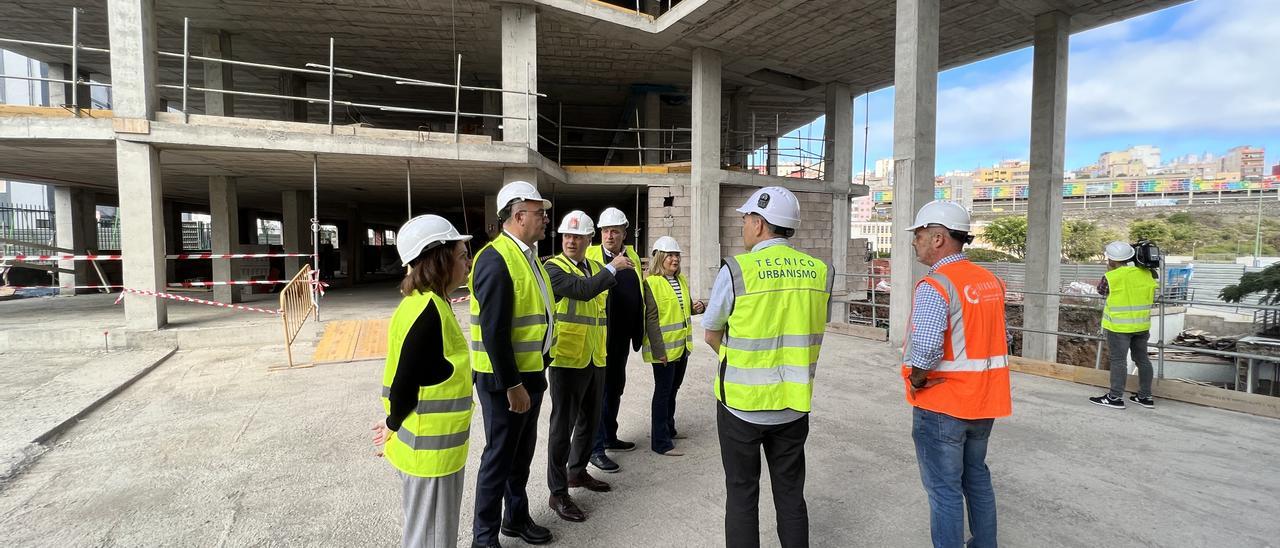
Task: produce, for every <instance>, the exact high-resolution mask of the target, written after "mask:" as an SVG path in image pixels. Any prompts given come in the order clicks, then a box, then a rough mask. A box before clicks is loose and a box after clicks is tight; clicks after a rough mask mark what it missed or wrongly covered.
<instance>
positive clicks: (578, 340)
mask: <svg viewBox="0 0 1280 548" xmlns="http://www.w3.org/2000/svg"><path fill="white" fill-rule="evenodd" d="M550 262H553V263H555V264H556V266H559V267H560V270H562V271H564V273H565V274H568V275H570V276H582V277H590V276H592V275H595V274H596V273H599V272H600V270H602V269H604V266H602V265H601V264H600V263H598V262H596V261H594V260H591V259H587V260H586V264H587V270H586V271H585V272H584V271H583V270H582V269H580V268H578V266H577V265H575V264H573V262H572V261H570V260H569V258H568V257H565V256H564V254H560V255H556V256H555V257H552V258H551V259H550ZM606 298H608V297H607V295H606V293H605V292H603V291H602V292H600V294H599V295H596V296H595V298H593V299H591V300H589V301H579V300H575V299H570V298H568V297H562V298H560V299H559V300H557V301H556V341H555V344H553V345H551V366H552V367H569V368H574V369H580V368H584V367H586V366H587V365H588V364H594V365H595V366H597V367H604V366H605V340H606V339H607V337H608V329H607V327H606V325H605V324H606V323H607V321H606V318H605V299H606Z"/></svg>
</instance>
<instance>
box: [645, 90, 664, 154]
mask: <svg viewBox="0 0 1280 548" xmlns="http://www.w3.org/2000/svg"><path fill="white" fill-rule="evenodd" d="M644 127H645V129H661V128H662V95H661V94H659V93H658V92H656V91H650V92H648V93H645V94H644ZM661 143H662V134H661V133H658V132H656V131H649V132H645V134H644V147H645V148H648V149H656V148H660V147H661ZM662 152H663V151H661V150H646V151H644V164H645V165H647V166H652V165H657V164H660V163H662Z"/></svg>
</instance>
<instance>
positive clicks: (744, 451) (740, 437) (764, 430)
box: [716, 402, 809, 548]
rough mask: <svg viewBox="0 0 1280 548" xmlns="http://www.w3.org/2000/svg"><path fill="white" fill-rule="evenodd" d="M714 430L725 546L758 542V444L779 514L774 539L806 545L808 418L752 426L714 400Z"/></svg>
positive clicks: (747, 547) (787, 547) (749, 546)
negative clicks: (722, 496)
mask: <svg viewBox="0 0 1280 548" xmlns="http://www.w3.org/2000/svg"><path fill="white" fill-rule="evenodd" d="M716 429H717V431H718V432H719V434H720V459H721V461H722V462H723V463H724V484H725V490H726V491H727V492H728V500H727V501H726V502H725V505H724V531H725V534H724V538H725V545H726V546H729V547H730V548H756V547H759V546H760V509H759V506H760V448H761V447H764V457H765V459H767V460H768V461H769V484H770V486H771V487H772V488H773V506H774V508H775V509H776V511H777V514H778V540H779V541H781V542H782V547H783V548H796V547H807V546H809V509H808V507H806V506H805V503H804V442H805V439H807V438H808V437H809V416H808V415H805V416H804V417H803V418H801V419H798V420H795V421H792V422H789V423H787V424H778V425H770V426H766V425H759V424H752V423H749V422H747V421H744V420H742V419H739V418H738V417H736V416H734V415H733V413H730V412H729V410H728V409H725V407H724V405H721V404H720V403H718V402H717V403H716Z"/></svg>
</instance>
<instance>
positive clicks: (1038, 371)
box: [1009, 356, 1280, 419]
mask: <svg viewBox="0 0 1280 548" xmlns="http://www.w3.org/2000/svg"><path fill="white" fill-rule="evenodd" d="M1009 368H1010V369H1012V370H1014V371H1018V372H1021V373H1030V374H1032V375H1039V376H1042V377H1050V378H1054V379H1060V380H1064V381H1071V382H1075V383H1080V384H1088V385H1093V386H1099V387H1104V388H1105V387H1108V386H1111V372H1110V371H1104V370H1100V369H1091V368H1088V367H1077V366H1074V365H1064V364H1060V363H1051V362H1045V361H1040V360H1031V359H1027V358H1023V357H1019V356H1009ZM1125 389H1126V390H1129V391H1134V392H1136V391H1137V390H1138V377H1137V376H1134V375H1130V376H1129V378H1128V380H1127V382H1126V383H1125ZM1151 393H1152V395H1154V396H1155V397H1157V398H1165V399H1170V400H1176V401H1181V402H1186V403H1194V404H1197V405H1205V406H1209V407H1216V408H1218V409H1227V410H1230V411H1239V412H1241V413H1249V414H1251V415H1260V416H1263V417H1271V418H1276V419H1280V398H1275V397H1271V396H1264V395H1262V394H1248V393H1245V392H1237V391H1235V390H1227V389H1225V388H1218V387H1214V386H1202V385H1198V384H1191V383H1186V382H1180V381H1175V380H1171V379H1165V380H1160V379H1156V380H1154V381H1152V383H1151Z"/></svg>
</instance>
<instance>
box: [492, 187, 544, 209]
mask: <svg viewBox="0 0 1280 548" xmlns="http://www.w3.org/2000/svg"><path fill="white" fill-rule="evenodd" d="M514 200H520V201H522V202H523V201H540V202H542V209H551V202H550V201H549V200H543V199H542V195H541V194H538V189H537V187H535V186H533V185H532V184H530V183H527V182H525V181H512V182H510V183H507V184H505V185H503V187H502V190H499V191H498V211H502V208H504V207H507V206H509V205H511V202H512V201H514Z"/></svg>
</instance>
